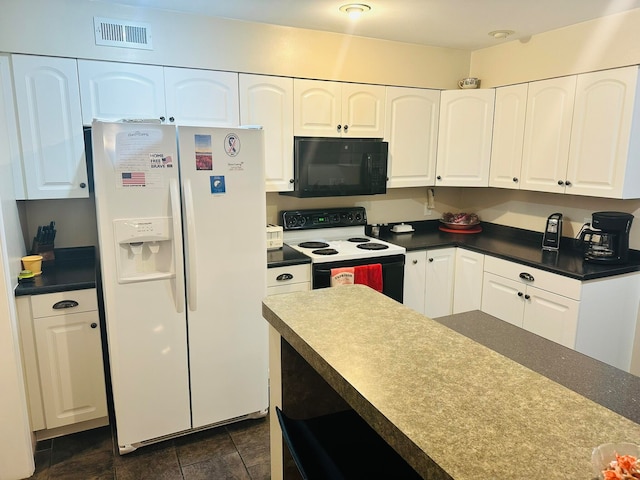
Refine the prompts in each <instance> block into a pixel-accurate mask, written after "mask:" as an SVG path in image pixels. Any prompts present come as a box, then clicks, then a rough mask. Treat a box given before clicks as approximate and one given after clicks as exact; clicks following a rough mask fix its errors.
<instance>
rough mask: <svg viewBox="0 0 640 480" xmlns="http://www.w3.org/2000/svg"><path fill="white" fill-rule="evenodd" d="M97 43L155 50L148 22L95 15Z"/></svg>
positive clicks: (94, 23)
mask: <svg viewBox="0 0 640 480" xmlns="http://www.w3.org/2000/svg"><path fill="white" fill-rule="evenodd" d="M93 25H94V27H95V33H96V45H107V46H109V47H122V48H141V49H144V50H153V45H152V43H151V27H150V25H149V24H148V23H143V22H129V21H126V22H125V21H122V20H114V19H111V18H102V17H93Z"/></svg>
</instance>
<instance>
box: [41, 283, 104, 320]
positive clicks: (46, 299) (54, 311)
mask: <svg viewBox="0 0 640 480" xmlns="http://www.w3.org/2000/svg"><path fill="white" fill-rule="evenodd" d="M63 301H74V302H77V303H78V305H77V306H70V307H68V308H54V305H56V304H57V303H58V302H63ZM31 308H32V311H33V318H39V317H51V316H54V315H67V314H69V313H80V312H90V311H93V310H97V309H98V298H97V296H96V290H95V289H94V288H89V289H85V290H73V291H67V292H56V293H45V294H43V295H32V296H31Z"/></svg>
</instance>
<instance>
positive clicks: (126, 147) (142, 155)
mask: <svg viewBox="0 0 640 480" xmlns="http://www.w3.org/2000/svg"><path fill="white" fill-rule="evenodd" d="M161 144H162V132H161V131H159V130H155V129H144V128H141V129H139V130H135V131H124V132H120V133H118V134H116V146H115V147H116V148H115V165H114V167H115V169H116V187H117V188H129V187H151V188H163V187H165V185H166V182H165V175H163V170H167V169H173V168H174V163H173V162H174V160H173V158H172V157H171V155H165V154H164V153H163V152H162V151H158V148H159V147H158V145H161Z"/></svg>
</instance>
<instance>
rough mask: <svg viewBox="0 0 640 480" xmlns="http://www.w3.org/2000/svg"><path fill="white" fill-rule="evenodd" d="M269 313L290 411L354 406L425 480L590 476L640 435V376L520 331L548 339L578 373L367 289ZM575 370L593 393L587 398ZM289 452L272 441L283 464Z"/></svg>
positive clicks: (554, 354) (270, 301)
mask: <svg viewBox="0 0 640 480" xmlns="http://www.w3.org/2000/svg"><path fill="white" fill-rule="evenodd" d="M477 314H479V315H480V316H483V315H484V314H480V313H479V312H477ZM263 315H264V317H265V318H266V319H267V321H268V322H269V323H270V324H271V327H272V329H271V331H272V339H271V347H272V351H273V352H274V355H273V356H272V362H274V363H272V368H273V365H275V364H277V362H279V361H281V364H280V365H281V369H280V371H279V372H277V373H278V374H275V375H274V373H275V372H274V371H273V370H272V383H271V388H272V390H273V391H274V392H275V397H276V399H277V397H278V396H280V398H279V399H277V400H279V401H280V405H281V406H282V409H283V412H284V413H285V414H288V415H290V416H292V417H294V418H305V417H312V416H317V415H321V414H324V413H330V412H333V411H339V410H340V409H347V408H352V409H353V410H355V411H356V412H357V413H358V414H359V415H360V416H361V417H362V418H363V419H364V420H365V421H366V422H367V423H368V424H369V425H371V426H372V427H373V428H374V430H375V431H376V432H377V433H378V434H379V435H380V436H381V437H382V438H383V439H384V440H385V441H386V442H387V443H388V444H389V445H391V446H392V447H393V448H394V449H395V450H396V451H397V452H398V453H400V454H401V455H402V457H403V458H404V459H405V460H406V461H407V462H408V463H409V464H410V465H411V466H412V467H413V468H414V469H415V470H416V471H417V472H418V473H419V474H420V475H421V476H422V477H423V478H430V479H431V478H434V479H448V478H454V479H456V480H465V479H474V480H476V479H478V478H487V479H488V478H510V479H528V480H530V479H536V478H544V479H552V478H558V479H567V478H571V479H589V478H592V470H591V465H590V457H591V451H592V449H593V447H595V446H597V445H599V444H602V443H607V442H610V441H624V440H626V441H634V442H637V441H638V439H640V425H639V424H638V423H636V422H637V421H638V419H637V417H633V416H634V415H637V414H636V413H633V412H637V410H638V408H637V405H638V404H640V403H639V402H640V397H639V396H640V383H639V381H640V379H638V378H637V377H634V376H632V375H629V374H626V373H625V372H621V371H620V370H617V369H612V368H611V367H607V366H604V365H603V364H601V363H600V362H597V361H596V360H593V359H591V358H589V357H586V356H584V355H581V354H579V353H577V352H574V351H571V350H570V349H564V347H561V346H559V345H556V344H552V342H547V341H546V340H543V339H540V338H539V337H536V336H535V335H532V334H530V333H528V332H525V331H523V330H521V329H517V331H518V332H520V333H522V334H524V335H525V336H527V335H531V336H532V338H533V337H535V338H537V339H539V340H543V344H544V348H547V349H549V350H548V353H549V355H550V356H549V358H550V359H553V360H551V361H556V362H557V361H558V359H562V358H564V357H567V358H569V359H570V362H569V365H570V366H571V368H572V369H573V370H574V371H573V373H567V375H566V376H565V377H563V376H562V375H557V376H556V378H555V379H552V378H553V375H552V374H550V373H549V371H543V372H541V373H539V372H538V371H537V370H540V369H543V368H542V367H540V365H536V363H535V362H533V363H531V364H529V365H528V366H525V364H526V362H525V361H524V360H523V358H524V357H526V354H525V352H520V353H521V354H522V355H523V356H524V357H522V358H519V359H517V360H512V359H511V358H508V357H507V356H505V355H508V354H509V352H503V353H498V351H496V350H499V348H498V347H497V346H496V345H498V344H500V343H503V344H508V343H511V342H512V341H513V339H510V337H505V338H504V339H502V340H501V339H500V338H499V335H498V336H493V337H491V335H489V337H490V338H488V339H487V338H485V339H484V341H485V343H491V342H494V343H495V345H492V346H491V347H490V348H489V347H487V346H485V345H482V344H481V343H479V342H476V341H474V340H473V339H472V338H470V337H473V335H474V333H473V328H470V329H468V331H467V332H466V333H465V334H460V333H458V332H456V331H454V330H453V329H452V328H449V327H448V326H445V325H444V324H446V323H447V319H444V320H442V323H441V322H437V321H434V320H431V319H428V318H426V317H424V316H423V315H420V314H418V313H416V312H414V311H412V310H410V309H409V308H406V307H404V306H402V305H400V304H398V303H397V302H395V301H393V300H391V299H389V298H387V297H385V296H383V295H380V294H378V293H377V292H375V291H373V290H371V289H369V288H367V287H364V286H361V285H352V286H343V287H339V288H327V289H320V290H313V291H310V292H303V293H294V294H286V295H279V296H274V297H269V298H267V299H265V300H264V303H263ZM454 317H456V318H453V319H448V320H449V321H450V324H451V325H452V326H453V328H456V327H455V324H456V321H458V320H459V319H460V317H457V316H454ZM443 323H444V324H443ZM462 323H463V324H464V323H465V322H464V321H462ZM489 323H490V322H489ZM500 325H501V324H500V323H497V324H496V327H497V328H498V329H499V328H500ZM509 328H512V327H511V326H509ZM465 335H468V336H465ZM276 337H277V338H278V339H279V342H280V343H279V345H278V342H277V341H275V338H276ZM520 340H522V337H520ZM525 340H526V339H525ZM496 342H497V343H496ZM525 345H527V343H526V342H525ZM531 345H532V348H534V347H536V344H535V343H533V344H531ZM541 345H542V344H538V345H537V348H542V347H541ZM278 347H279V348H278ZM554 349H556V350H555V351H554ZM557 349H561V350H557ZM507 350H508V349H507ZM532 353H533V354H534V356H536V353H537V352H532ZM558 355H559V356H558ZM534 360H535V359H534ZM538 361H539V362H541V364H544V363H545V362H544V358H539V359H538ZM556 367H557V368H554V366H553V365H547V368H548V369H549V370H557V369H558V368H559V369H560V370H562V366H556ZM603 374H604V375H607V378H599V377H598V375H603ZM591 375H596V377H595V378H592V377H591ZM549 377H551V378H549ZM571 377H577V378H578V379H580V378H581V379H582V382H584V384H585V385H587V384H589V385H590V388H589V389H587V390H585V391H583V392H582V393H578V392H577V391H576V390H580V388H578V387H577V385H578V384H580V381H579V380H578V381H575V378H574V383H573V384H572V382H571V380H570V378H571ZM558 382H560V383H558ZM611 382H613V383H614V384H615V386H614V390H611ZM565 384H568V385H565ZM599 385H601V387H599ZM572 388H573V389H572ZM616 389H617V390H616ZM607 391H608V392H609V393H610V395H611V396H612V397H613V396H616V397H620V396H621V397H622V399H623V400H621V401H620V402H618V403H620V404H621V405H615V404H616V399H615V398H608V397H607ZM585 395H586V396H585ZM618 400H620V398H618ZM609 403H610V404H609ZM276 404H277V403H276ZM276 404H274V403H272V405H271V408H272V409H274V408H275V405H276ZM634 405H635V407H634ZM614 410H615V411H614ZM616 411H618V412H619V413H616ZM628 417H631V418H633V420H632V419H630V418H628ZM634 420H635V421H634ZM276 427H277V425H276ZM273 441H274V437H272V442H273ZM276 447H277V446H276ZM279 451H281V450H279V449H278V448H273V447H272V462H274V463H275V464H277V463H278V462H280V463H281V458H278V457H277V456H278V455H279ZM274 455H275V456H276V457H275V458H273V456H274ZM273 474H274V472H273V470H272V475H273ZM273 478H277V472H276V474H275V476H274V477H273ZM287 478H288V477H287Z"/></svg>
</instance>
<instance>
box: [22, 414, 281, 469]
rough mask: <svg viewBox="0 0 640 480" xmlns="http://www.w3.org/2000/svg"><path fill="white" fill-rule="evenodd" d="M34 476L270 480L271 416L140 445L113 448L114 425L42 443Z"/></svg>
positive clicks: (38, 449) (37, 448)
mask: <svg viewBox="0 0 640 480" xmlns="http://www.w3.org/2000/svg"><path fill="white" fill-rule="evenodd" d="M35 459H36V471H35V474H34V475H33V476H32V477H30V478H31V479H34V480H147V479H148V480H204V479H207V480H217V479H238V480H265V479H269V478H270V470H269V468H270V467H269V420H268V417H267V418H262V419H258V420H244V421H242V422H238V423H234V424H231V425H226V426H222V427H218V428H215V429H211V430H206V431H203V432H198V433H194V434H192V435H188V436H185V437H179V438H176V439H173V440H166V441H164V442H162V443H157V444H154V445H149V446H147V447H144V448H140V449H138V450H136V451H135V452H132V453H129V454H127V455H122V456H121V455H119V454H118V453H117V451H116V450H114V442H113V439H112V435H111V428H110V427H103V428H97V429H94V430H89V431H86V432H80V433H76V434H73V435H67V436H64V437H59V438H54V439H51V440H45V441H42V442H38V444H37V446H36V454H35Z"/></svg>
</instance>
